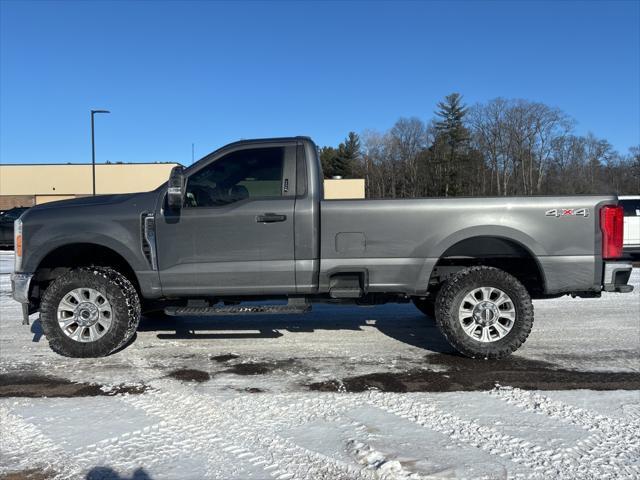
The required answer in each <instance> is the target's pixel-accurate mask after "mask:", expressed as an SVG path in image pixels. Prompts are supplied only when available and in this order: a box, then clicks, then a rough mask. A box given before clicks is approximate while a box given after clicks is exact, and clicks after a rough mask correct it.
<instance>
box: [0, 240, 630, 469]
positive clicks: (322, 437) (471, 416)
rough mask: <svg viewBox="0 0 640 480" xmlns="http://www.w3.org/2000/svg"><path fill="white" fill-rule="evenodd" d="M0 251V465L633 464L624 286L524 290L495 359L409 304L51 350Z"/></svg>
mask: <svg viewBox="0 0 640 480" xmlns="http://www.w3.org/2000/svg"><path fill="white" fill-rule="evenodd" d="M12 262H13V256H12V254H11V253H10V252H0V397H2V398H0V477H2V475H3V474H9V473H11V472H14V473H16V472H20V474H21V475H22V477H18V478H28V475H31V476H32V478H89V479H112V478H114V479H115V478H119V479H133V478H135V479H149V478H152V479H165V478H166V479H178V478H179V479H188V478H194V479H196V478H197V479H200V478H219V479H233V478H237V479H245V478H246V479H251V478H254V479H262V478H281V479H287V478H304V479H306V478H308V479H337V478H344V479H361V478H362V479H369V478H371V479H375V478H380V479H421V478H474V479H475V478H491V479H494V478H495V479H497V478H640V455H639V453H638V452H639V451H640V391H639V390H638V389H639V388H640V296H639V295H638V293H637V291H636V292H634V293H633V294H628V295H619V294H606V293H605V294H603V296H602V298H600V299H571V298H569V297H563V298H560V299H555V300H545V301H536V302H534V303H535V309H536V321H535V324H534V329H533V332H532V334H531V336H530V337H529V339H528V341H527V343H526V344H525V345H524V346H523V347H522V348H521V349H520V350H519V351H518V352H517V353H516V354H515V355H513V356H512V357H511V358H510V359H507V360H505V361H502V362H489V361H471V360H467V359H463V358H461V357H459V356H456V355H454V354H452V352H451V349H450V348H449V347H448V345H447V344H446V342H445V341H444V339H443V338H442V337H441V336H440V335H439V333H438V332H437V330H436V329H435V327H434V325H433V323H432V322H431V321H430V320H429V319H427V318H425V317H424V316H422V315H421V314H420V313H419V312H418V311H417V310H416V309H415V308H414V307H413V306H412V305H410V304H408V305H385V306H380V307H375V308H351V307H331V306H320V307H315V306H314V311H313V312H312V313H311V314H309V315H305V316H297V315H294V316H277V315H274V316H260V317H249V316H248V317H229V318H226V317H218V318H215V317H214V318H186V319H182V320H179V321H178V320H163V321H159V320H156V321H152V320H149V319H144V320H143V322H142V323H141V327H140V331H139V332H138V335H137V339H136V341H135V342H134V343H133V344H132V345H130V346H128V347H127V348H126V349H124V350H122V351H121V352H118V353H116V354H114V355H112V356H110V357H107V358H103V359H67V358H63V357H59V356H57V355H55V354H53V353H52V352H51V351H50V350H49V349H48V347H47V344H46V338H44V337H42V334H41V330H40V328H39V324H38V322H37V315H34V316H32V318H31V320H32V325H31V326H22V325H21V324H20V323H21V322H20V309H19V305H18V304H17V303H15V302H14V301H13V300H11V298H10V292H9V290H10V282H9V275H8V274H9V273H10V272H11V270H12ZM632 283H633V284H634V285H635V287H636V290H638V289H639V287H640V271H639V270H634V272H633V276H632ZM496 384H499V386H496Z"/></svg>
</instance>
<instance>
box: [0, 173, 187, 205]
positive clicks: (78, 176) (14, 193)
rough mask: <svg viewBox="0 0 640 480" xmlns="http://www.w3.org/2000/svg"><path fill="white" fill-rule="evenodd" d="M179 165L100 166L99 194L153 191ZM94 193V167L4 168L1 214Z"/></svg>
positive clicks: (0, 180) (1, 178)
mask: <svg viewBox="0 0 640 480" xmlns="http://www.w3.org/2000/svg"><path fill="white" fill-rule="evenodd" d="M175 165H176V164H175V163H115V164H99V165H96V193H97V194H104V193H129V192H144V191H150V190H153V189H154V188H156V187H158V186H159V185H160V184H161V183H163V182H166V181H167V179H168V178H169V172H170V171H171V169H172V168H173V167H174V166H175ZM92 193H93V183H92V175H91V165H74V164H59V165H52V164H48V165H35V164H30V165H0V210H6V209H8V208H11V207H14V206H24V207H30V206H33V205H38V204H40V203H46V202H53V201H56V200H66V199H68V198H75V197H82V196H86V195H91V194H92Z"/></svg>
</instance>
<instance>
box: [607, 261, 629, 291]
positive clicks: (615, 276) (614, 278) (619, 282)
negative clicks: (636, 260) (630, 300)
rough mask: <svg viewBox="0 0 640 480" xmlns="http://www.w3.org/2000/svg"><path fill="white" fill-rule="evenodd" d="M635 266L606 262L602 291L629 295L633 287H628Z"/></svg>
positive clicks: (627, 263) (625, 263)
mask: <svg viewBox="0 0 640 480" xmlns="http://www.w3.org/2000/svg"><path fill="white" fill-rule="evenodd" d="M632 269H633V265H632V264H631V262H604V275H603V278H602V289H603V290H604V291H605V292H619V293H629V292H631V291H633V286H632V285H628V284H627V283H628V282H629V277H630V276H631V270H632Z"/></svg>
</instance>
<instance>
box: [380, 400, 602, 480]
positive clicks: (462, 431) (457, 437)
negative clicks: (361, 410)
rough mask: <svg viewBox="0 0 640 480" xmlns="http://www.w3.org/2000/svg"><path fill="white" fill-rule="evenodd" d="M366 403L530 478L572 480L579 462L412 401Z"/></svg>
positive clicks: (568, 453)
mask: <svg viewBox="0 0 640 480" xmlns="http://www.w3.org/2000/svg"><path fill="white" fill-rule="evenodd" d="M368 401H369V403H370V404H371V405H372V406H375V407H378V408H380V409H382V410H384V411H386V412H389V413H392V414H394V415H397V416H399V417H401V418H404V419H407V420H409V421H412V422H414V423H416V424H418V425H420V426H422V427H425V428H428V429H430V430H433V431H436V432H439V433H442V434H445V435H448V436H449V437H450V438H451V439H452V440H454V441H456V442H460V443H463V444H466V445H471V446H472V447H475V448H478V449H480V450H484V451H486V452H488V453H489V454H491V455H495V456H499V457H501V458H505V459H509V460H511V461H512V462H514V463H515V464H518V465H521V466H523V467H526V468H527V469H528V470H530V471H532V474H531V475H532V476H533V477H536V476H540V477H546V478H575V476H576V473H577V472H576V469H577V468H578V467H579V465H580V462H581V460H580V458H579V455H578V454H577V453H576V452H572V451H565V450H564V449H559V448H547V449H544V448H543V447H542V446H539V445H534V444H533V443H532V442H529V441H527V440H525V439H523V438H520V437H515V436H512V435H508V434H504V433H501V432H500V431H498V430H496V429H495V428H492V427H488V426H485V425H481V424H480V423H478V422H476V421H470V420H463V419H461V418H459V417H457V416H455V415H453V414H450V413H446V412H444V411H442V410H439V409H437V408H436V407H435V406H433V405H427V404H424V403H422V402H420V401H418V400H415V399H408V398H405V399H404V400H403V401H402V402H399V401H398V398H396V397H393V396H390V395H389V394H387V393H380V392H372V393H371V394H370V397H369V399H368ZM587 469H588V467H587ZM588 471H590V470H588Z"/></svg>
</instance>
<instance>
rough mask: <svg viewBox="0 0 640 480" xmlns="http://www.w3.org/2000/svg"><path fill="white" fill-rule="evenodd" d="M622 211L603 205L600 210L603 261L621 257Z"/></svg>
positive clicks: (616, 207) (618, 208) (619, 208)
mask: <svg viewBox="0 0 640 480" xmlns="http://www.w3.org/2000/svg"><path fill="white" fill-rule="evenodd" d="M623 229H624V210H623V208H622V207H621V206H618V205H605V206H604V207H602V209H601V210H600V230H602V258H603V259H605V260H608V259H612V258H620V257H621V256H622V241H623V233H622V232H623Z"/></svg>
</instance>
